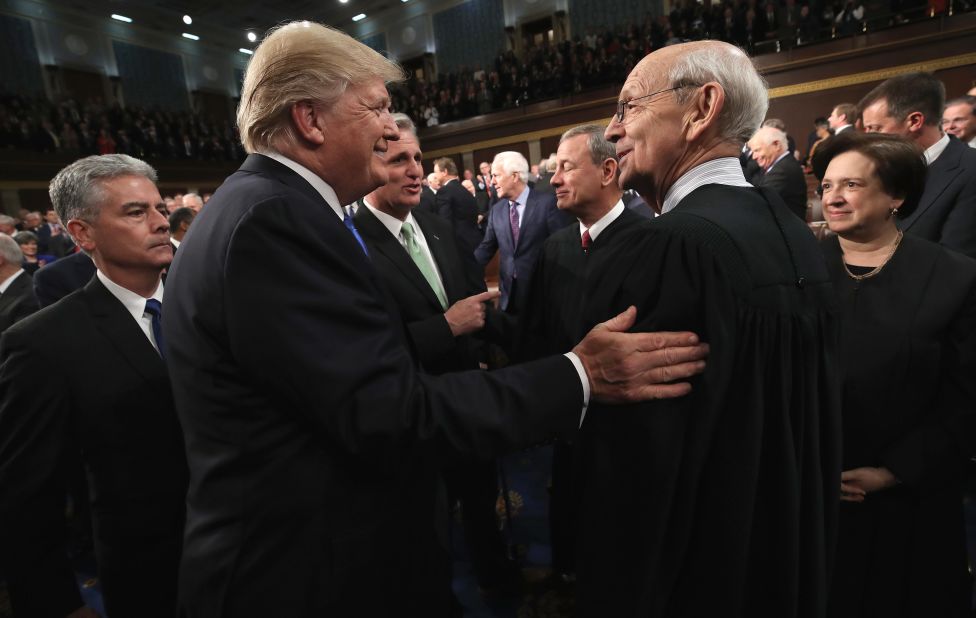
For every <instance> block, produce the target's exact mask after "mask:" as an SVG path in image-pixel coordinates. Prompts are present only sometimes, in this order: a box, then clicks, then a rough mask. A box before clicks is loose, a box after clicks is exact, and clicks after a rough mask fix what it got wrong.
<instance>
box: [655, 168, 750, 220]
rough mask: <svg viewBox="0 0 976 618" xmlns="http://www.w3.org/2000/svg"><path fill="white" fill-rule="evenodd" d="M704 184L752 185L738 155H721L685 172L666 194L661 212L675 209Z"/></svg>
mask: <svg viewBox="0 0 976 618" xmlns="http://www.w3.org/2000/svg"><path fill="white" fill-rule="evenodd" d="M703 185H726V186H729V187H751V186H752V185H751V184H749V183H748V182H747V181H746V177H745V175H744V174H743V173H742V165H741V164H740V163H739V159H738V158H737V157H721V158H718V159H712V160H711V161H705V162H704V163H701V164H699V165H696V166H695V167H693V168H691V169H690V170H688V171H687V172H685V173H684V174H683V175H682V176H681V178H679V179H678V180H677V181H675V183H674V184H673V185H671V188H670V189H668V193H667V195H665V196H664V204H662V205H661V214H662V215H663V214H664V213H666V212H669V211H671V210H674V207H675V206H677V205H678V204H679V203H680V202H681V200H683V199H685V198H686V197H688V194H689V193H691V192H692V191H694V190H695V189H697V188H698V187H701V186H703Z"/></svg>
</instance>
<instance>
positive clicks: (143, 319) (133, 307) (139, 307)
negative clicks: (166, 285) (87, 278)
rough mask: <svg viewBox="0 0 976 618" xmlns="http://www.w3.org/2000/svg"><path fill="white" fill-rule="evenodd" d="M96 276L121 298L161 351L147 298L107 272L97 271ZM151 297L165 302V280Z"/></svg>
mask: <svg viewBox="0 0 976 618" xmlns="http://www.w3.org/2000/svg"><path fill="white" fill-rule="evenodd" d="M95 276H96V277H98V280H99V281H101V282H102V285H104V286H105V288H106V289H107V290H108V291H109V292H110V293H111V294H112V296H114V297H115V298H117V299H119V302H120V303H122V305H123V306H124V307H125V310H126V311H128V312H129V313H130V314H131V315H132V319H133V320H135V321H136V324H138V325H139V328H141V329H142V333H143V334H144V335H145V336H146V339H148V340H149V343H150V344H152V347H154V348H156V351H157V352H159V346H158V345H157V344H156V338H155V337H154V336H153V332H152V315H150V314H148V313H146V300H148V299H146V298H143V297H142V296H140V295H139V294H136V293H135V292H133V291H132V290H129V289H126V288H124V287H122V286H121V285H119V284H118V283H115V282H114V281H112V280H111V279H109V278H108V277H107V276H106V275H105V273H103V272H102V271H100V270H96V271H95ZM149 298H155V299H156V300H158V301H159V302H160V304H162V302H163V282H162V281H160V282H159V285H157V286H156V291H155V292H153V293H152V296H150V297H149Z"/></svg>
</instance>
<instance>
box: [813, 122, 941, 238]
mask: <svg viewBox="0 0 976 618" xmlns="http://www.w3.org/2000/svg"><path fill="white" fill-rule="evenodd" d="M845 152H857V153H860V154H861V155H863V156H865V157H867V158H868V159H870V160H871V161H872V162H873V163H874V171H875V173H876V174H877V175H878V179H879V180H881V187H882V188H883V189H884V192H885V193H887V194H888V195H890V196H891V197H893V198H896V199H901V200H904V201H903V202H902V205H901V206H900V207H899V208H898V217H899V218H900V219H904V218H905V217H907V216H908V215H910V214H912V212H913V211H914V210H915V207H916V206H918V200H919V198H921V197H922V191H923V190H924V189H925V172H926V167H925V162H924V161H923V160H922V153H920V152H919V151H918V148H917V147H916V146H915V144H913V143H912V142H910V141H908V140H907V139H905V138H903V137H899V136H897V135H886V134H883V133H860V132H858V131H854V130H852V129H849V130H847V131H844V132H843V133H841V134H840V135H835V136H834V137H832V138H830V139H828V140H827V141H825V142H824V143H823V145H821V146H820V148H818V149H817V156H816V159H817V167H819V168H820V169H819V170H817V172H819V173H817V177H818V178H823V175H824V172H826V171H827V165H828V164H829V163H830V161H831V160H832V159H833V158H834V157H836V156H837V155H840V154H843V153H845ZM818 192H820V190H819V189H818Z"/></svg>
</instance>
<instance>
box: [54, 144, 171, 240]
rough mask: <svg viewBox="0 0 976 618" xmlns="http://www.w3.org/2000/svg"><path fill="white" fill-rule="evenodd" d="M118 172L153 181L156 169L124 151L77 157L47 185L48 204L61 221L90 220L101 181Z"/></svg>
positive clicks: (94, 215) (96, 206)
mask: <svg viewBox="0 0 976 618" xmlns="http://www.w3.org/2000/svg"><path fill="white" fill-rule="evenodd" d="M122 176H142V177H144V178H147V179H149V181H150V182H152V183H153V184H156V182H157V176H156V170H154V169H153V168H152V166H151V165H149V164H148V163H146V162H145V161H140V160H139V159H136V158H134V157H130V156H129V155H124V154H107V155H93V156H91V157H85V158H84V159H78V160H77V161H75V162H74V163H72V164H71V165H69V166H68V167H66V168H64V169H63V170H61V171H60V172H58V174H57V176H55V177H54V180H52V181H51V185H50V187H49V188H48V195H50V196H51V204H53V205H54V210H55V211H56V212H57V213H58V216H59V217H61V221H63V222H64V223H65V224H67V223H68V221H70V220H72V219H80V220H82V221H88V222H91V221H94V220H95V219H96V218H97V216H98V209H99V207H100V206H101V204H100V202H101V200H102V199H103V196H102V182H103V181H106V180H112V179H114V178H120V177H122Z"/></svg>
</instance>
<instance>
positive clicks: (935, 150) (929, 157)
mask: <svg viewBox="0 0 976 618" xmlns="http://www.w3.org/2000/svg"><path fill="white" fill-rule="evenodd" d="M948 145H949V134H948V133H946V134H945V135H943V136H942V139H940V140H939V141H937V142H936V143H934V144H932V145H931V146H929V147H928V148H926V149H925V152H924V153H922V156H923V157H925V165H932V164H933V163H935V160H936V159H938V158H939V155H941V154H942V153H943V152H945V149H946V146H948Z"/></svg>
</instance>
